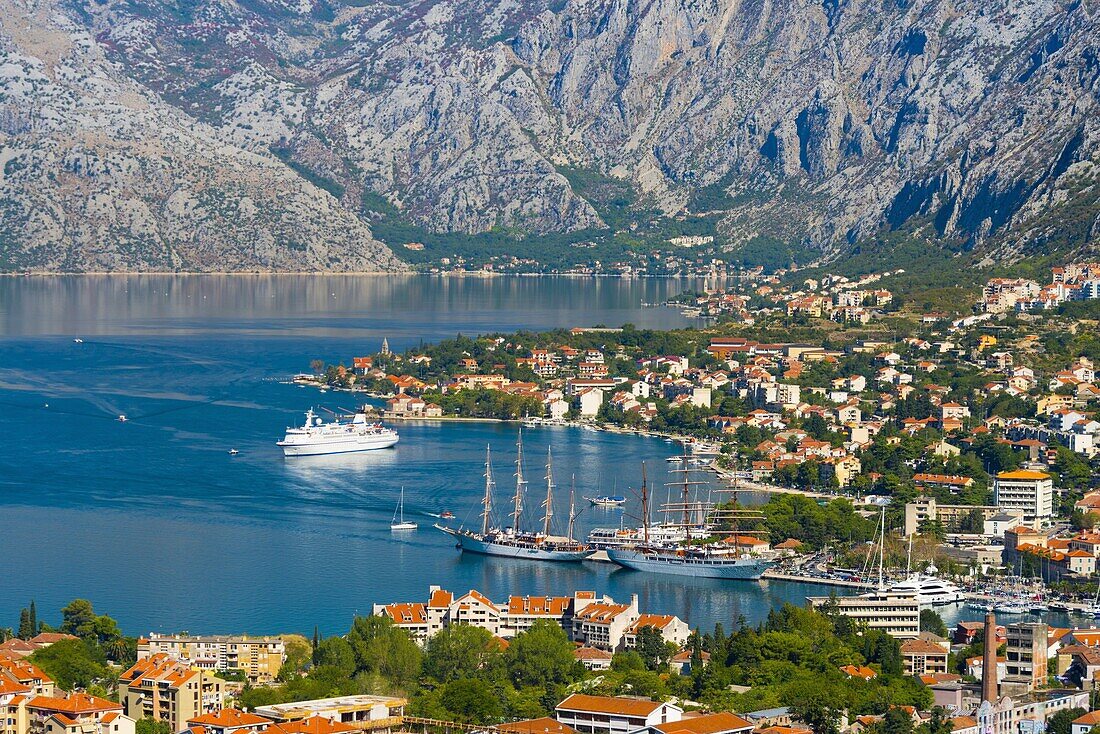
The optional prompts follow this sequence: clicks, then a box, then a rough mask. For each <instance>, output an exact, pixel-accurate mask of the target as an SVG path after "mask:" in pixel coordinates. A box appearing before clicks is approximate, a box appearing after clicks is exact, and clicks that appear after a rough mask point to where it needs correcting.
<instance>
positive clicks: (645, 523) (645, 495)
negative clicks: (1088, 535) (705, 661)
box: [642, 461, 1100, 593]
mask: <svg viewBox="0 0 1100 734" xmlns="http://www.w3.org/2000/svg"><path fill="white" fill-rule="evenodd" d="M642 540H643V542H645V544H646V545H649V487H648V486H647V485H646V480H645V462H644V461H643V462H642ZM1098 593H1100V592H1098Z"/></svg>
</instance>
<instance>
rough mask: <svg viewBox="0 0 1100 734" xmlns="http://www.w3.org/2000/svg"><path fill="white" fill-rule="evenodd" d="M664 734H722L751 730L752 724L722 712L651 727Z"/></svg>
mask: <svg viewBox="0 0 1100 734" xmlns="http://www.w3.org/2000/svg"><path fill="white" fill-rule="evenodd" d="M653 728H654V729H656V730H657V731H661V732H664V734H681V732H682V733H683V734H721V733H722V732H730V731H739V730H742V729H752V722H751V721H747V720H746V719H742V718H741V717H740V716H738V715H737V714H732V713H730V712H729V711H722V712H720V713H717V714H706V715H704V716H694V717H691V718H684V719H681V720H680V721H670V722H668V723H667V724H658V725H657V726H655V727H653Z"/></svg>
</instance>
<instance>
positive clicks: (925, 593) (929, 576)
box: [889, 565, 964, 607]
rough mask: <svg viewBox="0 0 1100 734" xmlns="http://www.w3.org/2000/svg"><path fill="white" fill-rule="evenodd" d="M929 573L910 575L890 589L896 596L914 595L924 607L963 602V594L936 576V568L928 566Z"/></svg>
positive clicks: (957, 588) (948, 582)
mask: <svg viewBox="0 0 1100 734" xmlns="http://www.w3.org/2000/svg"><path fill="white" fill-rule="evenodd" d="M926 570H927V573H914V574H910V575H909V576H908V577H907V578H905V579H904V580H902V581H898V582H897V583H895V584H892V585H891V586H890V587H889V591H890V592H891V593H894V594H912V595H913V596H915V597H917V603H918V604H920V606H922V607H928V606H934V607H938V606H943V605H945V604H957V603H959V602H961V601H962V600H963V598H964V597H963V592H962V589H960V588H959V587H958V586H956V585H955V584H953V583H951V582H950V581H947V580H945V579H941V578H939V577H938V576H935V575H934V574H935V573H936V571H937V569H936V567H935V566H931V565H930V566H928V568H927V569H926Z"/></svg>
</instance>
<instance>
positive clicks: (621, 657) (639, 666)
mask: <svg viewBox="0 0 1100 734" xmlns="http://www.w3.org/2000/svg"><path fill="white" fill-rule="evenodd" d="M611 669H612V670H614V671H615V672H616V673H625V672H628V671H631V670H645V661H644V660H642V656H641V655H639V654H638V651H637V650H623V651H622V652H617V653H615V654H614V655H612V656H611Z"/></svg>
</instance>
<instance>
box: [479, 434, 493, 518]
mask: <svg viewBox="0 0 1100 734" xmlns="http://www.w3.org/2000/svg"><path fill="white" fill-rule="evenodd" d="M481 508H482V509H481V534H482V535H488V534H489V516H490V515H491V514H492V512H493V463H492V457H491V456H490V454H489V446H488V445H486V446H485V497H483V498H482V500H481Z"/></svg>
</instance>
